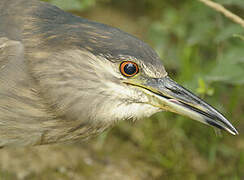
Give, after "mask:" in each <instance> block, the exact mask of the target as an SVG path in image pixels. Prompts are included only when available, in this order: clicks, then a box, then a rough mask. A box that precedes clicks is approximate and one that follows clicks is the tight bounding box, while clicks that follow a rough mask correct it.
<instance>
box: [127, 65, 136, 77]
mask: <svg viewBox="0 0 244 180" xmlns="http://www.w3.org/2000/svg"><path fill="white" fill-rule="evenodd" d="M124 71H125V73H126V74H128V75H132V74H134V73H135V72H136V66H135V64H132V63H128V64H126V65H125V67H124Z"/></svg>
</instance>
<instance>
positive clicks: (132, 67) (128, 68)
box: [120, 61, 139, 77]
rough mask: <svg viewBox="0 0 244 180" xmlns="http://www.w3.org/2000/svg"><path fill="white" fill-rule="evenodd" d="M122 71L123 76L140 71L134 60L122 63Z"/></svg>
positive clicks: (130, 75)
mask: <svg viewBox="0 0 244 180" xmlns="http://www.w3.org/2000/svg"><path fill="white" fill-rule="evenodd" d="M120 72H121V74H122V75H123V76H126V77H132V76H135V75H136V74H137V73H138V72H139V68H138V65H137V64H136V63H134V62H132V61H124V62H122V63H121V64H120Z"/></svg>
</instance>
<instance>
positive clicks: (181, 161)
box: [0, 0, 244, 180]
mask: <svg viewBox="0 0 244 180" xmlns="http://www.w3.org/2000/svg"><path fill="white" fill-rule="evenodd" d="M49 2H50V3H52V4H55V5H57V6H59V7H60V8H62V9H64V10H66V11H69V12H72V13H75V14H76V15H80V16H82V17H84V18H87V19H90V20H93V21H97V22H102V23H105V24H109V25H112V26H115V27H118V28H120V29H122V30H124V31H126V32H129V33H131V34H133V35H135V36H137V37H139V38H140V39H143V40H144V41H145V42H147V43H148V44H150V45H151V46H152V47H153V48H154V49H155V50H156V51H157V53H158V54H159V55H160V57H161V58H162V60H163V63H164V65H165V66H166V69H167V71H168V72H169V75H170V76H171V77H172V78H173V79H174V80H176V81H177V82H179V83H180V84H182V85H184V86H185V87H187V88H189V89H191V90H192V91H193V92H195V93H197V94H198V95H199V96H201V97H202V98H204V99H205V100H206V101H207V102H209V103H210V104H212V105H213V106H214V107H216V108H217V109H219V110H220V111H221V112H222V113H223V114H225V115H226V117H227V119H229V120H230V121H231V122H232V123H233V125H234V126H235V127H236V128H237V129H238V131H239V133H240V135H239V136H232V135H229V134H227V133H225V132H222V133H220V132H219V131H214V130H213V129H212V128H209V127H207V126H205V125H203V124H200V123H198V122H195V121H192V120H190V119H188V118H184V117H182V116H178V115H175V114H172V113H168V112H163V113H158V114H156V115H154V116H153V117H151V118H150V119H144V120H141V121H139V122H136V123H135V124H132V123H130V122H121V123H120V124H119V125H117V126H116V127H115V128H113V129H112V130H109V131H107V132H105V133H104V134H102V135H101V136H99V137H97V138H94V139H91V140H89V141H87V142H80V143H75V144H65V145H52V146H40V147H30V148H21V149H19V148H16V149H13V148H11V149H3V150H2V152H1V154H0V161H1V163H2V164H1V166H0V179H7V180H8V179H43V180H44V179H45V180H46V179H77V180H79V179H99V180H100V179H106V180H107V179H119V180H124V179H125V180H127V179H132V180H137V179H138V180H139V179H145V180H146V179H155V180H159V179H228V180H229V179H233V180H238V179H244V134H243V132H244V118H243V117H244V93H243V90H244V89H243V87H244V86H243V85H244V29H243V28H241V27H240V26H239V25H237V24H234V23H233V22H232V21H230V20H229V19H226V18H225V17H223V16H222V15H221V14H219V13H217V12H215V11H214V10H212V9H210V8H209V7H206V6H205V5H204V4H202V3H200V2H199V1H196V0H181V1H179V0H133V1H132V0H49ZM217 2H218V3H221V4H223V5H224V6H225V7H226V8H228V9H229V10H231V11H232V12H234V13H236V14H238V15H239V16H240V17H244V1H243V0H217Z"/></svg>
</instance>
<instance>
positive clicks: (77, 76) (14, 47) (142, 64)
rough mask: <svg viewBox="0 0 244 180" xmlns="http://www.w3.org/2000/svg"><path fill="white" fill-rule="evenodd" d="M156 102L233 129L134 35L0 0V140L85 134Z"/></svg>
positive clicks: (32, 141)
mask: <svg viewBox="0 0 244 180" xmlns="http://www.w3.org/2000/svg"><path fill="white" fill-rule="evenodd" d="M163 110H166V111H172V112H175V113H178V114H182V115H185V116H188V117H190V118H192V119H195V120H198V121H200V122H202V123H205V124H208V125H211V126H214V127H217V128H220V129H224V130H226V131H228V132H230V133H231V134H234V135H236V134H237V133H238V132H237V131H236V129H235V128H234V127H233V126H232V125H231V124H230V123H229V122H228V121H227V120H226V119H225V118H224V117H223V116H222V115H221V114H220V113H219V112H218V111H217V110H215V109H214V108H213V107H211V106H210V105H208V104H207V103H205V102H203V101H202V100H201V99H199V98H198V97H196V96H195V95H193V94H192V93H191V92H189V91H188V90H186V89H184V88H183V87H182V86H180V85H178V84H177V83H176V82H174V81H173V80H171V79H170V78H169V77H168V75H167V72H166V71H165V69H164V66H163V65H162V64H161V61H160V59H159V57H158V56H157V54H156V53H155V52H154V51H153V50H152V49H151V48H150V47H149V46H148V45H147V44H145V43H143V42H142V41H140V40H139V39H137V38H135V37H133V36H131V35H129V34H127V33H125V32H123V31H120V30H119V29H116V28H113V27H110V26H107V25H104V24H100V23H95V22H91V21H88V20H86V19H82V18H79V17H76V16H73V15H71V14H69V13H66V12H64V11H62V10H60V9H58V8H57V7H55V6H52V5H49V4H47V3H44V2H39V1H35V0H1V1H0V146H11V145H38V144H47V143H55V142H64V141H69V140H75V139H78V138H88V137H90V136H93V135H95V134H98V133H101V132H102V131H104V130H105V129H107V128H108V127H110V126H112V125H113V124H115V123H116V122H117V121H119V120H127V119H132V120H136V119H139V118H142V117H145V116H151V115H152V114H154V113H156V112H159V111H163Z"/></svg>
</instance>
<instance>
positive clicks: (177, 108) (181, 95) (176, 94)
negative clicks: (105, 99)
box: [124, 75, 238, 135]
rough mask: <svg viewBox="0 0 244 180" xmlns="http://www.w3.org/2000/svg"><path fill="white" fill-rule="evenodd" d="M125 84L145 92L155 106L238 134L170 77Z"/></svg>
mask: <svg viewBox="0 0 244 180" xmlns="http://www.w3.org/2000/svg"><path fill="white" fill-rule="evenodd" d="M124 82H125V83H126V84H128V85H133V86H135V87H137V88H140V89H141V90H143V91H144V93H146V94H147V96H148V97H149V103H150V104H151V105H153V106H156V107H158V108H160V109H163V110H167V111H171V112H174V113H177V114H181V115H184V116H187V117H189V118H191V119H194V120H197V121H200V122H202V123H204V124H208V125H210V126H214V127H217V128H219V129H224V130H226V131H228V132H229V133H231V134H233V135H237V134H238V132H237V130H236V129H235V128H234V127H233V126H232V125H231V123H230V122H229V121H228V120H227V119H226V118H225V117H224V116H223V115H222V114H220V113H219V112H218V111H217V110H216V109H214V108H213V107H211V106H210V105H208V104H207V103H206V102H204V101H203V100H201V99H200V98H199V97H197V96H196V95H194V94H193V93H192V92H190V91H188V90H187V89H185V88H184V87H182V86H180V85H179V84H177V83H176V82H174V81H173V80H171V79H170V78H169V77H168V76H166V77H163V78H148V77H144V76H141V75H140V76H137V77H135V78H131V79H127V80H125V81H124Z"/></svg>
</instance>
